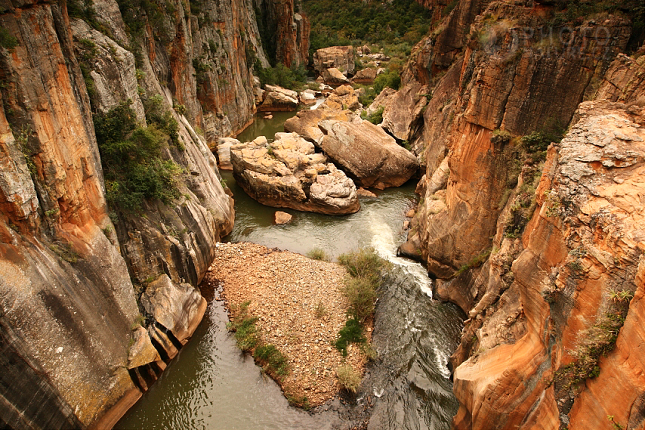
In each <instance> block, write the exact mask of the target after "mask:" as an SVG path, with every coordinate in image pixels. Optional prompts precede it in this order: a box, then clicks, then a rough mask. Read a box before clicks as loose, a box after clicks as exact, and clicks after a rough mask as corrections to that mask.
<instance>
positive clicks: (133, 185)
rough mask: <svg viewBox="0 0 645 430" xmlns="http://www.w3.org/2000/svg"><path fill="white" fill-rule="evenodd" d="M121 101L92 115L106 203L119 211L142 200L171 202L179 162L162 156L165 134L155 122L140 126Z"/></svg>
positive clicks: (138, 207)
mask: <svg viewBox="0 0 645 430" xmlns="http://www.w3.org/2000/svg"><path fill="white" fill-rule="evenodd" d="M131 103H132V102H131V101H128V102H124V103H121V104H120V105H119V106H117V107H115V108H113V109H111V110H110V111H109V112H107V113H105V114H103V113H99V114H96V115H95V116H94V129H95V131H96V139H97V142H98V146H99V151H100V153H101V163H102V165H103V172H104V175H105V185H106V189H107V200H108V203H109V204H110V205H112V206H114V207H116V208H118V209H120V210H121V211H125V212H136V211H140V210H141V208H142V204H143V201H144V200H161V201H162V202H163V203H166V204H168V203H170V202H172V201H173V200H174V199H176V198H177V197H179V190H178V189H177V180H176V176H177V175H178V174H179V173H180V172H181V169H180V168H179V166H177V165H176V164H175V163H173V162H172V161H169V160H164V159H163V157H162V149H163V148H164V147H165V146H166V145H167V141H168V135H167V134H165V133H164V132H163V131H161V130H159V129H158V128H157V127H156V126H155V125H151V126H149V127H140V126H138V125H137V124H136V115H135V113H134V111H133V110H132V109H131V108H130V104H131Z"/></svg>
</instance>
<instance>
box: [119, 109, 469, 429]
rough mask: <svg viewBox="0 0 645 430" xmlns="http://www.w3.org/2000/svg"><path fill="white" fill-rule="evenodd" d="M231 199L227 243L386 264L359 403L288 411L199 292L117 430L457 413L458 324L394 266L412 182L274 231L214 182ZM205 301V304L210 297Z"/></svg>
mask: <svg viewBox="0 0 645 430" xmlns="http://www.w3.org/2000/svg"><path fill="white" fill-rule="evenodd" d="M290 115H293V113H290V114H289V113H279V114H276V115H275V116H274V118H273V119H272V120H265V119H262V118H259V119H258V120H256V122H255V123H254V124H253V125H252V126H251V127H253V129H251V130H249V129H247V130H245V132H243V134H241V135H240V136H238V138H239V139H240V140H242V141H245V140H251V139H253V138H254V137H255V136H257V135H267V136H268V137H269V136H272V135H273V133H275V132H276V131H282V130H281V126H282V123H283V122H284V121H285V120H286V118H288V117H289V116H290ZM222 176H223V177H224V179H225V180H226V182H227V184H228V186H229V188H231V190H232V191H233V194H234V196H235V211H236V220H235V226H234V229H233V232H232V233H231V234H230V235H229V236H228V237H227V238H226V239H225V240H227V241H231V242H240V241H250V242H255V243H258V244H261V245H265V246H268V247H272V248H273V247H275V248H279V249H285V250H290V251H293V252H298V253H302V254H306V253H307V252H309V251H310V250H311V249H313V248H318V249H323V250H324V251H325V252H326V253H327V254H328V255H329V256H331V257H337V256H338V255H340V254H342V253H345V252H349V251H352V250H355V249H358V248H360V247H364V246H371V247H373V248H374V249H375V250H376V251H377V252H378V253H379V254H380V255H381V256H382V257H384V258H386V259H388V260H389V261H391V262H392V263H393V265H394V270H393V272H392V274H391V275H390V276H388V279H387V280H386V282H385V283H384V287H383V288H382V291H381V292H380V298H379V302H378V304H377V310H376V323H375V330H374V335H373V346H374V347H375V348H376V350H377V351H378V353H379V358H378V359H377V360H376V361H375V362H374V363H373V364H372V365H370V367H369V369H368V372H367V374H366V377H365V378H364V380H363V384H362V386H361V389H360V390H359V393H358V394H357V396H355V397H352V396H343V397H342V399H337V400H335V401H333V402H331V403H330V404H328V405H326V406H324V407H322V408H320V409H318V410H317V411H315V413H308V412H305V411H302V410H299V409H296V408H293V407H290V406H289V404H288V402H287V400H286V399H285V398H284V396H283V395H282V393H281V391H280V389H279V387H278V386H277V384H275V382H273V381H272V380H271V379H269V378H267V377H266V376H264V375H263V374H262V372H261V371H260V368H258V367H257V366H255V365H254V363H253V359H252V358H251V357H249V356H245V355H243V354H241V353H240V351H239V350H238V349H237V346H236V345H235V342H234V340H233V339H232V337H231V336H230V335H229V333H228V332H227V330H226V322H227V321H228V320H227V316H226V311H225V309H224V306H223V303H222V302H220V301H218V300H215V299H216V298H217V296H218V293H217V291H216V290H215V291H210V288H206V290H208V291H203V292H204V294H205V296H207V298H209V299H210V300H209V306H208V310H207V313H206V315H205V317H204V320H203V322H202V323H201V324H200V326H199V328H198V329H197V331H196V332H195V334H194V335H193V338H192V340H191V341H190V342H189V343H188V344H187V345H186V346H185V347H184V348H183V349H182V350H181V351H180V353H179V355H178V356H177V357H176V358H175V359H174V360H173V362H172V363H171V364H170V366H169V367H168V369H167V370H166V371H165V372H164V373H163V375H162V376H161V378H160V379H159V380H158V381H157V382H156V383H155V384H154V385H153V387H152V388H151V389H150V390H149V391H148V392H146V393H145V394H144V395H143V397H142V399H141V400H140V401H139V402H138V403H137V404H136V405H135V406H134V407H133V408H132V409H131V410H130V411H129V412H128V413H127V414H126V415H125V416H124V417H123V419H122V420H121V421H120V422H119V423H118V424H117V426H116V428H118V429H135V428H136V429H202V428H203V429H326V428H329V429H331V428H351V427H352V426H356V425H365V424H367V423H369V428H370V429H448V428H450V421H451V419H452V416H454V414H455V413H456V411H457V407H458V404H457V401H456V399H455V398H454V395H453V393H452V383H451V381H450V372H449V370H448V367H447V363H448V357H449V356H450V354H451V353H452V351H454V349H455V348H456V346H457V344H458V339H459V334H460V331H461V327H462V325H461V324H462V323H461V321H462V315H460V312H459V310H458V309H457V308H456V307H455V306H453V305H450V304H445V303H440V302H438V301H435V300H432V298H431V285H430V279H429V278H428V277H427V274H426V271H425V269H424V268H423V266H421V265H420V264H419V263H417V262H412V261H410V260H406V259H403V258H399V257H397V256H396V248H397V246H398V245H399V244H400V243H402V242H403V241H404V240H405V232H404V231H403V229H402V225H403V222H404V221H405V219H406V218H405V213H406V212H407V210H408V209H409V208H410V207H412V206H413V204H414V201H415V198H416V197H415V194H414V188H415V184H414V183H413V182H410V183H408V184H406V185H404V186H402V187H400V188H396V189H388V190H385V191H377V194H378V197H377V198H364V199H361V206H362V208H361V210H360V211H359V212H358V213H356V214H352V215H347V216H341V217H333V216H326V215H320V214H311V213H303V212H297V211H290V210H286V212H289V213H291V214H292V215H293V216H294V217H293V220H292V221H291V223H290V224H287V225H283V226H275V225H272V220H273V213H274V212H275V210H276V209H274V208H269V207H266V206H263V205H260V204H259V203H257V202H255V201H254V200H252V199H251V198H250V197H248V196H247V195H246V194H245V193H244V191H242V189H241V188H239V187H238V186H237V184H236V183H235V180H234V178H233V176H232V174H231V173H230V172H222ZM209 295H212V297H213V298H212V299H211V298H210V297H209Z"/></svg>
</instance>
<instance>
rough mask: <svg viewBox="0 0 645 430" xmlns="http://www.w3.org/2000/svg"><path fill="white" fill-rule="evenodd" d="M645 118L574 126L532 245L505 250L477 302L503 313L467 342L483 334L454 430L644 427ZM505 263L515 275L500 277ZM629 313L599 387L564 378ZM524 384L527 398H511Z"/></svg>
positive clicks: (462, 385)
mask: <svg viewBox="0 0 645 430" xmlns="http://www.w3.org/2000/svg"><path fill="white" fill-rule="evenodd" d="M642 114H643V110H642V108H638V107H636V108H628V107H626V106H625V105H620V104H611V103H607V102H588V103H583V104H582V105H581V107H580V109H579V110H578V113H577V117H578V121H577V123H576V124H575V125H574V126H573V127H572V128H571V130H570V131H569V133H568V134H567V136H566V137H565V138H564V139H563V140H562V142H561V143H560V144H559V145H556V146H553V147H552V148H551V149H550V150H549V153H548V157H547V161H546V164H545V169H544V173H543V174H542V177H541V179H540V183H539V186H538V188H537V191H536V199H537V207H536V210H535V213H534V216H533V218H532V219H531V220H530V222H529V224H528V226H527V228H526V230H525V232H524V234H523V235H522V237H521V238H518V239H512V238H508V237H504V236H503V235H501V234H499V235H498V237H497V238H496V243H497V244H499V245H498V246H499V252H496V253H495V254H494V255H493V256H491V258H490V260H489V263H487V264H486V265H485V266H483V268H482V270H481V271H480V274H479V276H477V277H476V278H475V280H474V283H473V287H474V290H473V291H472V294H477V295H476V299H480V298H481V299H480V301H484V302H486V301H489V303H491V304H492V301H491V299H492V298H490V297H488V294H487V293H492V295H493V296H495V299H494V300H499V302H498V303H499V304H498V306H496V307H494V308H490V307H489V304H487V303H484V306H480V305H479V303H476V305H475V306H474V307H473V310H472V311H471V313H470V315H469V316H470V322H469V323H468V324H467V325H466V329H465V330H466V331H467V332H468V333H475V335H476V339H477V340H476V341H475V344H474V345H472V346H471V348H472V349H476V350H477V351H479V352H477V353H475V355H474V356H472V357H471V358H469V359H468V360H466V361H465V362H463V363H461V364H460V365H459V366H458V367H457V368H456V370H455V393H456V395H457V397H458V399H459V400H460V404H461V409H460V411H459V413H458V414H457V416H456V417H455V421H454V424H455V427H456V428H482V427H485V426H487V425H488V424H489V423H490V422H498V423H500V425H499V426H498V427H497V428H512V427H513V426H516V425H520V424H521V423H534V424H535V425H537V424H539V425H540V426H541V427H542V428H558V427H559V425H560V423H561V422H562V423H565V424H567V425H568V427H569V428H602V427H603V426H605V425H607V420H608V419H607V416H609V415H611V416H613V417H614V422H615V423H617V424H620V425H621V426H627V425H628V424H629V428H639V427H641V426H642V425H643V416H642V413H641V412H640V410H639V406H637V404H638V402H639V399H640V398H642V396H643V395H644V394H643V393H644V392H643V384H644V383H645V380H644V379H643V376H642V369H643V362H642V360H641V357H642V355H641V354H640V352H639V348H640V346H639V345H640V342H639V341H637V339H639V338H641V336H642V333H640V328H637V327H638V326H640V324H639V323H638V322H637V321H638V319H639V317H640V314H641V313H642V309H641V308H642V306H641V300H640V299H641V298H642V295H643V292H644V291H645V289H644V288H645V284H644V283H643V278H642V274H643V267H644V264H645V263H644V259H643V251H645V245H644V242H643V229H642V226H643V225H645V223H644V221H645V219H644V214H643V210H642V206H641V203H640V199H641V198H642V186H641V185H642V184H641V182H642V180H641V179H640V178H641V177H642V176H641V175H642V174H643V169H645V143H644V142H645V131H643V130H644V129H643V121H642V118H643V117H642ZM500 222H503V221H500ZM618 232H620V233H618ZM513 242H519V243H513ZM518 247H519V249H522V248H523V250H521V251H520V252H519V253H518V252H517V250H518ZM512 248H515V249H516V252H511V253H509V252H508V251H509V250H511V249H512ZM504 254H506V255H504ZM502 255H503V256H504V258H506V261H507V262H508V261H509V260H510V267H506V268H504V267H503V265H498V263H497V262H496V261H497V260H498V258H500V257H501V256H502ZM498 256H500V257H498ZM507 264H508V263H507ZM509 269H510V270H509ZM504 271H506V272H508V273H511V274H512V275H513V276H510V277H509V276H506V275H505V274H504ZM482 292H483V294H482ZM621 292H623V294H625V296H624V297H626V298H624V299H621V298H620V297H621V296H620V294H621ZM632 296H634V299H632V300H631V303H630V298H631V297H632ZM617 297H618V298H617ZM623 307H624V308H625V309H627V310H626V312H625V322H624V325H623V327H622V329H620V325H619V326H617V328H616V329H615V330H616V332H615V333H616V334H617V338H616V340H615V345H616V347H615V349H613V351H611V352H608V353H607V356H606V357H605V358H601V359H600V361H599V362H598V366H599V368H598V372H599V374H598V376H597V377H595V378H593V379H592V378H591V375H589V379H586V380H585V379H584V378H583V379H582V381H581V382H576V380H572V379H571V378H572V375H571V373H570V369H571V367H567V366H568V365H569V366H570V365H575V363H576V362H577V360H578V361H579V360H582V359H588V356H585V354H590V352H589V351H590V350H589V349H585V348H588V345H591V346H593V345H596V344H597V343H598V342H602V339H603V337H602V336H603V330H612V329H609V328H607V324H608V323H607V322H606V319H607V318H608V315H614V314H615V313H617V312H619V309H621V308H623ZM484 309H488V311H487V312H486V314H485V316H484V314H483V310H484ZM482 317H483V318H482ZM545 324H546V325H545ZM621 325H622V324H621ZM473 328H475V329H474V330H473ZM618 329H620V332H618ZM470 336H472V334H470ZM462 345H463V343H462ZM508 357H513V360H512V361H509V360H508ZM456 364H458V363H456ZM520 381H521V382H520ZM551 381H555V382H554V383H551ZM616 381H621V382H620V385H619V386H617V385H616ZM520 384H521V386H522V387H523V389H522V395H521V396H519V397H518V396H514V395H510V396H509V395H508V394H506V393H510V392H512V391H513V390H515V389H516V388H515V387H517V386H518V385H520ZM609 391H611V392H612V396H609V397H608V396H607V395H606V393H607V392H609ZM485 393H486V394H485ZM489 399H490V400H489ZM493 399H497V400H495V401H493ZM501 399H504V400H502V401H500V400H501ZM469 405H472V406H469ZM475 405H476V407H475ZM491 420H492V421H491Z"/></svg>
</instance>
